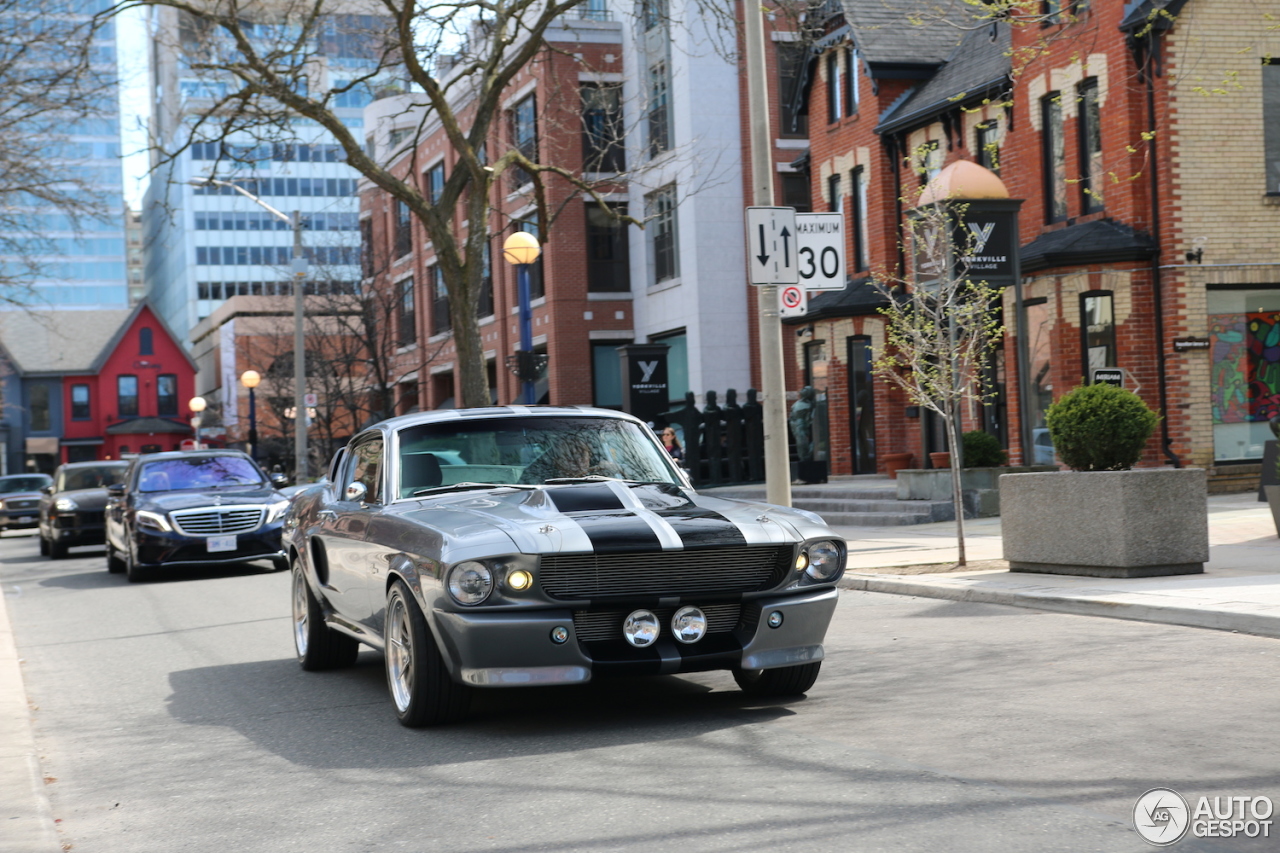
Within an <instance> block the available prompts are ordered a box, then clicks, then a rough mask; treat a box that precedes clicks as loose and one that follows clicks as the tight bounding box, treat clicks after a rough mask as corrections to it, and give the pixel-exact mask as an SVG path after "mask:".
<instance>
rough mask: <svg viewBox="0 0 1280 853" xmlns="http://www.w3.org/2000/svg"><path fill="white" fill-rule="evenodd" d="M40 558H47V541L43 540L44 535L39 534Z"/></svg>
mask: <svg viewBox="0 0 1280 853" xmlns="http://www.w3.org/2000/svg"><path fill="white" fill-rule="evenodd" d="M40 556H41V557H47V556H49V540H48V539H45V538H44V534H43V533H42V534H40Z"/></svg>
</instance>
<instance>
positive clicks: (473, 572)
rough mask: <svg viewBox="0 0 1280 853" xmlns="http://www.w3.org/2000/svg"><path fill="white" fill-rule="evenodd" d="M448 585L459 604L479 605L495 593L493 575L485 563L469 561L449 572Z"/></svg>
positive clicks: (459, 564)
mask: <svg viewBox="0 0 1280 853" xmlns="http://www.w3.org/2000/svg"><path fill="white" fill-rule="evenodd" d="M446 585H447V586H448V589H449V595H451V596H453V600H454V601H456V602H458V603H459V604H466V605H472V604H479V603H480V602H482V601H484V600H485V599H486V598H488V597H489V593H490V592H492V591H493V573H492V572H490V571H489V569H488V567H487V566H485V565H484V564H483V563H477V562H475V561H474V560H468V561H467V562H465V563H458V565H456V566H454V567H453V568H452V569H450V570H449V576H448V579H447V583H446Z"/></svg>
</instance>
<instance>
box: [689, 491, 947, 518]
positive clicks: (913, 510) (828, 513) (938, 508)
mask: <svg viewBox="0 0 1280 853" xmlns="http://www.w3.org/2000/svg"><path fill="white" fill-rule="evenodd" d="M703 491H705V492H706V493H707V494H710V495H714V496H716V497H721V498H736V499H738V500H752V501H765V500H766V497H765V488H764V487H763V486H725V487H720V488H711V489H704V490H703ZM791 503H792V505H793V506H794V507H796V508H797V509H803V510H807V511H809V512H816V513H817V514H818V515H820V516H822V518H823V520H824V521H826V522H827V524H830V525H833V526H837V527H897V526H901V525H907V524H928V523H930V522H934V521H951V520H953V519H955V510H954V509H953V508H952V506H951V502H950V501H900V500H898V486H897V483H896V482H895V481H893V480H882V481H875V480H873V481H870V482H865V483H858V484H856V485H855V484H852V483H851V484H850V487H849V488H839V487H835V486H831V485H826V486H821V485H815V486H793V487H792V490H791Z"/></svg>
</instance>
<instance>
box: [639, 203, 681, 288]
mask: <svg viewBox="0 0 1280 853" xmlns="http://www.w3.org/2000/svg"><path fill="white" fill-rule="evenodd" d="M645 206H646V207H647V209H648V215H649V220H650V222H649V226H648V227H647V228H646V229H645V233H646V234H648V235H649V266H650V268H651V269H652V270H653V278H652V283H653V284H660V283H662V282H664V281H667V280H669V279H673V278H675V277H676V276H678V275H680V260H679V257H678V254H679V253H678V251H677V250H678V248H679V246H678V244H677V235H676V187H675V184H671V185H669V186H666V187H663V188H662V189H660V190H658V191H657V192H654V193H650V194H649V195H647V196H645Z"/></svg>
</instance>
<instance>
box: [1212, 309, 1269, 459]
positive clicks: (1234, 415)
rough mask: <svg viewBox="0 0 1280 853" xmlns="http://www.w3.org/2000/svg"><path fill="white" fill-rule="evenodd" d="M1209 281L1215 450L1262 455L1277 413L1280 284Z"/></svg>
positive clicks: (1226, 455)
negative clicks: (1228, 285) (1231, 284)
mask: <svg viewBox="0 0 1280 853" xmlns="http://www.w3.org/2000/svg"><path fill="white" fill-rule="evenodd" d="M1219 287H1220V286H1215V285H1209V288H1210V289H1209V291H1208V294H1207V295H1208V309H1209V317H1208V320H1209V322H1208V328H1209V357H1210V358H1211V359H1212V361H1211V364H1210V368H1209V370H1210V374H1209V375H1210V377H1211V381H1210V382H1209V394H1210V397H1209V402H1210V409H1211V411H1212V417H1213V455H1214V458H1215V459H1218V460H1244V459H1261V458H1262V454H1263V451H1264V449H1265V448H1266V443H1267V441H1268V440H1270V439H1271V438H1273V436H1272V435H1271V430H1270V428H1269V427H1268V425H1267V421H1268V420H1269V419H1270V418H1272V417H1275V416H1276V415H1277V414H1280V348H1278V347H1276V345H1275V344H1276V341H1277V340H1280V288H1277V287H1275V286H1274V285H1272V286H1270V287H1266V286H1257V285H1255V286H1253V287H1252V288H1249V289H1244V288H1242V289H1234V288H1232V289H1225V288H1224V289H1219Z"/></svg>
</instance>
